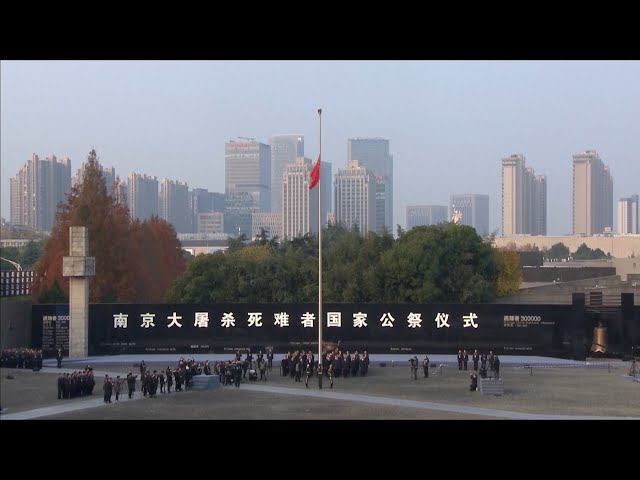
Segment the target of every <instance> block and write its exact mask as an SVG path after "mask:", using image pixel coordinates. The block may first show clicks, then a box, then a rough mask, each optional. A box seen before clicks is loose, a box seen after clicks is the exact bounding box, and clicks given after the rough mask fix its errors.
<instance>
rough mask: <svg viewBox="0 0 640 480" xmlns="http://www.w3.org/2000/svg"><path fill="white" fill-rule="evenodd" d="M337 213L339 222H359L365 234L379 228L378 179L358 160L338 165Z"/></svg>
mask: <svg viewBox="0 0 640 480" xmlns="http://www.w3.org/2000/svg"><path fill="white" fill-rule="evenodd" d="M334 190H335V201H334V214H335V219H336V223H337V224H341V225H344V226H345V227H346V228H353V227H354V226H357V228H358V230H359V231H360V233H362V234H363V235H364V234H366V233H367V232H368V231H376V226H377V225H376V180H375V176H374V175H373V174H372V173H371V172H370V171H369V170H368V169H366V168H364V167H363V166H361V165H360V162H358V160H350V161H349V162H347V167H346V168H339V169H338V173H337V174H336V176H335V178H334Z"/></svg>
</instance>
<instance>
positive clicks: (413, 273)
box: [166, 223, 522, 304]
mask: <svg viewBox="0 0 640 480" xmlns="http://www.w3.org/2000/svg"><path fill="white" fill-rule="evenodd" d="M398 233H399V234H398V237H397V238H395V239H394V237H393V236H392V235H391V234H390V233H388V232H383V233H380V234H378V233H374V232H369V233H367V234H366V235H361V234H360V233H359V232H358V231H357V230H354V229H351V230H349V229H346V228H344V227H342V226H329V227H328V228H327V229H324V230H323V235H322V249H323V253H322V258H323V267H322V270H323V273H322V276H323V278H322V280H323V281H322V292H323V301H324V302H331V303H411V302H415V303H437V302H446V303H475V302H491V301H492V300H493V299H495V298H496V297H497V296H505V295H512V294H514V293H515V292H517V290H518V287H519V285H520V282H521V281H522V272H521V270H520V268H519V263H518V257H517V255H516V254H515V253H514V252H508V251H502V250H498V249H495V248H493V247H492V246H491V242H490V241H485V240H483V239H482V238H481V237H480V236H479V235H478V234H477V233H476V231H475V230H474V229H473V228H471V227H468V226H465V225H456V224H453V223H443V224H439V225H433V226H426V227H416V228H413V229H412V230H410V231H409V232H404V231H402V230H400V229H399V232H398ZM317 252H318V239H317V236H315V235H306V236H303V237H299V238H295V239H292V240H290V241H283V242H277V241H276V240H275V239H274V240H271V241H269V240H268V239H267V238H266V236H265V235H264V234H263V235H261V236H260V237H259V238H258V239H257V240H256V241H254V242H251V243H249V244H244V243H243V242H241V241H238V240H237V239H234V240H231V241H230V244H229V249H228V250H227V251H226V252H223V253H215V254H211V255H199V256H197V257H196V258H194V259H193V260H192V261H191V262H190V263H189V266H188V268H187V270H186V272H185V273H184V274H183V275H182V276H180V277H179V278H178V279H177V280H176V281H175V282H174V283H173V285H172V287H171V289H170V291H169V293H168V295H167V298H166V300H167V302H170V303H204V304H211V303H224V302H228V303H306V302H309V303H313V302H317V299H318V256H317Z"/></svg>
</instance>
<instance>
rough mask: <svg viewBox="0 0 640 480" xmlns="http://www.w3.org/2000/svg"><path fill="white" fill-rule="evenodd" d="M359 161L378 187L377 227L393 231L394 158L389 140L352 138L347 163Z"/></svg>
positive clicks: (348, 143)
mask: <svg viewBox="0 0 640 480" xmlns="http://www.w3.org/2000/svg"><path fill="white" fill-rule="evenodd" d="M351 160H358V161H359V162H360V165H361V166H363V167H364V168H366V169H367V170H369V172H371V173H372V175H374V181H375V182H376V184H377V185H378V186H377V187H376V225H377V229H378V231H381V230H382V228H384V227H385V226H386V227H387V229H388V230H389V231H390V232H392V231H393V156H392V155H390V154H389V140H387V139H384V138H350V139H348V140H347V161H348V162H349V161H351Z"/></svg>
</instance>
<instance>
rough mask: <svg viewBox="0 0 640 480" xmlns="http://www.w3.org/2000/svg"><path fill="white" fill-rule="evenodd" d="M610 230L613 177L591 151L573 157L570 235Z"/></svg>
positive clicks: (611, 224)
mask: <svg viewBox="0 0 640 480" xmlns="http://www.w3.org/2000/svg"><path fill="white" fill-rule="evenodd" d="M607 227H609V228H611V229H612V227H613V178H612V177H611V172H610V171H609V167H608V166H606V165H605V164H604V163H603V162H602V160H601V159H600V156H599V155H598V153H597V152H596V151H595V150H587V151H586V152H584V153H581V154H578V155H574V156H573V234H574V235H587V236H590V235H595V234H597V233H602V232H604V231H605V228H607Z"/></svg>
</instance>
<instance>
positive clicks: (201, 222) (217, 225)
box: [195, 212, 224, 234]
mask: <svg viewBox="0 0 640 480" xmlns="http://www.w3.org/2000/svg"><path fill="white" fill-rule="evenodd" d="M195 233H200V234H203V233H204V234H213V233H224V213H222V212H205V213H198V214H197V215H196V231H195Z"/></svg>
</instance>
